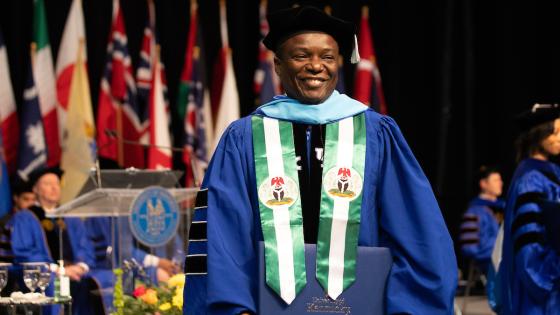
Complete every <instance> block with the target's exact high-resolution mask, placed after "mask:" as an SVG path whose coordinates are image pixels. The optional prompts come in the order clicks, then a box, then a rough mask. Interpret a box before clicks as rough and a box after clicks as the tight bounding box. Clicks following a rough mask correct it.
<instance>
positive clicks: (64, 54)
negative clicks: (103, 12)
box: [56, 0, 87, 143]
mask: <svg viewBox="0 0 560 315" xmlns="http://www.w3.org/2000/svg"><path fill="white" fill-rule="evenodd" d="M85 38H86V31H85V27H84V14H83V12H82V0H73V1H72V6H71V7H70V12H69V13H68V18H67V19H66V25H65V26H64V33H63V35H62V40H61V42H60V48H59V49H58V51H59V52H58V58H57V61H56V96H57V112H58V127H59V128H58V130H59V139H60V143H62V136H63V134H62V132H63V130H64V129H65V128H64V126H65V125H66V113H67V111H68V97H69V94H70V84H71V83H72V74H73V73H74V66H75V65H76V61H77V56H78V49H79V46H80V40H82V41H83V45H84V51H83V52H82V58H83V63H84V64H85V65H86V68H87V52H86V49H85V47H87V45H86V42H85Z"/></svg>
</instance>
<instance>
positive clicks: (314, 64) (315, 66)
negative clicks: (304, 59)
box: [306, 58, 323, 73]
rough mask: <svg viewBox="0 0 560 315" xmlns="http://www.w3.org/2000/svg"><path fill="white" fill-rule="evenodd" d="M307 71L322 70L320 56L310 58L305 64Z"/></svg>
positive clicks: (315, 71)
mask: <svg viewBox="0 0 560 315" xmlns="http://www.w3.org/2000/svg"><path fill="white" fill-rule="evenodd" d="M306 69H307V71H311V72H314V73H317V72H321V71H323V63H322V62H321V59H320V58H312V59H311V60H310V62H309V63H308V64H307V68H306Z"/></svg>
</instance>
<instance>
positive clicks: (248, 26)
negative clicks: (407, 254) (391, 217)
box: [0, 0, 560, 237]
mask: <svg viewBox="0 0 560 315" xmlns="http://www.w3.org/2000/svg"><path fill="white" fill-rule="evenodd" d="M269 2H270V3H269V10H275V9H279V8H284V7H287V6H289V5H291V4H292V2H293V1H284V0H282V1H281V0H269ZM307 2H309V1H307ZM313 2H314V3H315V4H318V5H324V4H330V5H331V6H332V12H333V15H335V16H338V17H341V18H344V19H347V20H351V21H353V22H358V19H359V15H360V7H361V5H363V4H367V5H369V6H370V24H371V28H372V32H373V36H374V41H375V45H376V50H377V57H378V63H379V66H380V70H381V76H382V78H383V87H384V91H385V96H386V98H387V104H388V111H389V114H390V115H391V116H393V117H394V118H395V119H396V121H397V122H398V123H399V125H400V127H401V129H402V131H403V133H404V135H405V137H406V138H407V140H408V142H409V144H410V146H411V147H412V149H413V151H414V152H415V154H416V157H417V159H418V160H419V162H420V164H421V165H422V167H423V169H424V171H425V173H426V175H427V176H428V178H429V179H430V181H431V183H432V185H433V187H434V190H435V192H436V195H437V197H438V200H439V203H440V206H441V208H442V212H443V214H444V216H445V218H446V221H447V223H448V227H449V229H450V232H451V233H452V235H453V236H454V237H456V234H457V230H458V225H459V221H460V215H461V212H463V211H464V208H465V206H466V203H467V202H468V200H469V199H470V198H471V197H472V196H473V194H474V193H475V186H474V183H473V176H474V173H475V170H476V168H477V167H478V166H479V165H480V164H482V163H489V164H496V165H499V166H500V167H501V168H502V169H503V171H504V173H505V177H506V180H507V179H508V178H509V177H510V174H511V173H512V171H513V169H514V166H515V164H514V151H513V144H512V143H513V140H514V136H515V128H514V125H513V120H512V117H513V116H514V114H516V113H518V112H520V111H521V110H523V109H527V108H529V106H530V105H531V104H532V103H533V102H555V101H558V100H559V98H560V95H559V92H560V77H559V73H560V58H559V55H560V54H559V53H558V52H557V51H556V50H554V49H552V47H555V46H556V45H553V43H554V42H556V41H558V40H559V39H560V27H559V26H558V23H557V22H556V21H557V19H556V18H555V17H554V15H553V14H554V13H553V12H556V11H554V10H552V8H551V7H548V6H547V5H545V4H543V3H540V2H534V3H527V2H523V3H516V2H515V1H496V0H495V1H472V0H434V1H396V0H391V1H389V0H385V1H383V0H371V1H358V0H344V1H335V0H333V1H322V2H321V1H313ZM70 3H71V1H70V0H45V4H46V10H47V18H48V26H49V36H50V40H51V47H52V49H53V54H54V57H55V58H56V55H57V50H58V46H59V42H60V39H61V36H62V31H63V28H64V24H65V19H66V15H67V13H68V10H69V7H70ZM111 3H112V1H111V0H83V9H84V15H85V22H86V33H87V50H88V62H89V77H90V84H91V93H92V99H93V106H94V107H96V104H97V95H98V91H99V82H100V75H101V73H102V70H103V68H104V59H105V49H106V44H107V38H108V32H109V28H110V22H111V6H112V4H111ZM121 3H122V9H123V12H124V17H125V20H126V28H127V33H128V40H129V48H130V52H131V55H132V59H133V64H134V66H136V65H137V63H138V51H139V47H140V42H141V38H142V30H143V27H144V23H145V19H146V11H147V10H146V3H145V1H143V0H121ZM155 4H156V15H157V31H158V35H159V37H160V43H161V46H162V48H161V53H162V59H163V62H164V64H165V66H166V71H167V82H168V88H169V99H170V104H171V110H172V111H173V112H175V110H176V104H175V100H176V92H177V84H178V80H179V76H180V72H181V69H182V65H183V57H184V56H183V54H184V50H185V44H186V36H187V32H188V29H187V28H188V19H189V1H188V0H156V1H155ZM227 6H228V22H229V34H230V43H231V46H232V50H233V60H234V67H235V71H236V77H237V85H238V89H239V95H240V99H241V104H242V105H241V106H242V108H241V112H242V114H247V113H250V112H251V111H252V110H253V109H254V108H255V104H254V102H255V101H254V100H255V95H253V92H252V84H253V73H254V71H255V68H256V66H257V49H258V48H257V44H258V39H259V27H258V26H259V22H258V0H245V1H241V0H236V1H234V0H230V1H228V3H227ZM199 7H200V14H201V20H202V25H203V32H204V38H205V40H206V41H205V45H206V56H205V57H206V61H207V68H208V72H207V73H209V74H211V73H212V72H211V67H212V65H213V61H214V60H215V58H216V55H217V50H218V46H219V43H220V39H219V35H218V23H219V22H218V0H199ZM31 26H32V0H2V1H1V2H0V28H1V29H2V32H3V33H4V38H5V41H6V45H7V48H8V54H9V60H10V66H11V77H12V81H13V85H14V90H15V94H16V97H17V101H18V104H21V99H22V89H23V84H24V80H25V75H26V69H27V64H28V60H29V59H28V58H29V57H28V56H29V42H30V38H31ZM345 72H346V73H345V83H346V87H347V91H351V90H352V87H353V82H352V81H353V79H352V77H353V72H354V69H353V67H352V66H351V65H349V64H346V65H345ZM209 80H210V81H211V80H212V78H211V77H210V78H209ZM209 83H211V82H209ZM94 111H95V108H94ZM172 117H173V121H172V126H173V133H174V135H175V136H176V137H175V139H179V136H178V135H179V131H180V128H181V123H180V122H179V121H177V115H173V116H172ZM175 145H178V146H180V143H177V142H176V143H175ZM175 160H176V162H179V159H178V158H176V159H175ZM506 185H507V181H506Z"/></svg>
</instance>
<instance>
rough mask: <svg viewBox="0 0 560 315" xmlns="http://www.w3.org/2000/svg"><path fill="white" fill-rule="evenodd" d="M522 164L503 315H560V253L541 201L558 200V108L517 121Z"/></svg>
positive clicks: (507, 236)
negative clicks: (545, 217) (550, 240)
mask: <svg viewBox="0 0 560 315" xmlns="http://www.w3.org/2000/svg"><path fill="white" fill-rule="evenodd" d="M518 123H519V127H520V129H521V133H520V135H519V137H518V139H517V157H518V160H519V161H520V162H519V165H518V166H517V169H516V171H515V173H514V175H513V178H512V182H511V186H510V188H509V191H508V197H507V202H506V210H505V219H504V242H503V252H502V253H503V254H502V260H501V264H500V268H499V271H498V278H499V279H500V281H501V282H500V286H501V291H500V292H499V296H498V297H499V300H500V304H499V305H498V307H497V310H498V312H499V314H506V315H511V314H516V315H517V314H518V315H541V314H546V315H552V314H560V254H559V253H558V251H556V250H555V249H553V248H552V247H551V243H550V242H549V240H548V238H547V233H560V231H546V225H547V222H545V221H544V220H543V216H542V206H541V205H542V204H543V201H545V200H548V201H555V202H558V201H559V200H560V167H559V166H558V165H557V164H556V163H554V162H553V161H551V160H552V159H555V158H556V157H558V156H559V155H560V108H559V107H558V105H557V104H535V105H534V106H533V108H532V109H531V110H530V111H528V112H526V113H523V114H522V115H520V116H519V118H518Z"/></svg>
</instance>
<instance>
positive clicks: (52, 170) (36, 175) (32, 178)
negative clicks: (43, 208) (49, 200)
mask: <svg viewBox="0 0 560 315" xmlns="http://www.w3.org/2000/svg"><path fill="white" fill-rule="evenodd" d="M63 173H64V171H63V170H61V169H60V168H59V167H56V166H53V167H46V168H42V169H38V170H35V171H33V172H31V174H29V176H28V178H29V185H31V187H33V186H35V184H36V183H37V181H38V180H39V179H40V178H41V177H42V176H43V175H45V174H55V175H56V176H58V178H59V179H60V178H62V174H63Z"/></svg>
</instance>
